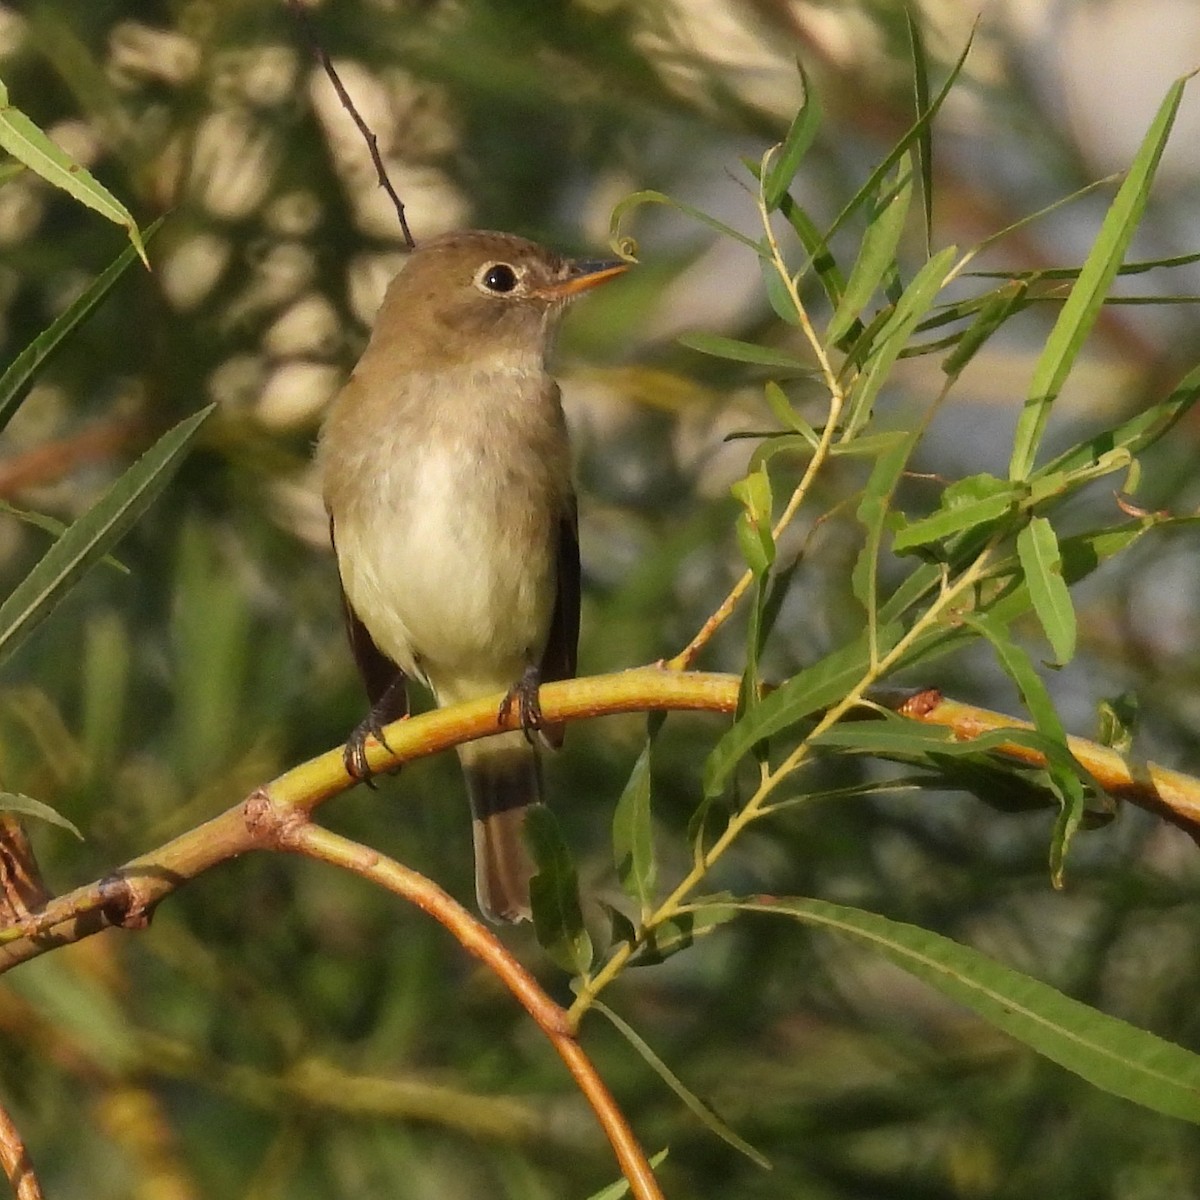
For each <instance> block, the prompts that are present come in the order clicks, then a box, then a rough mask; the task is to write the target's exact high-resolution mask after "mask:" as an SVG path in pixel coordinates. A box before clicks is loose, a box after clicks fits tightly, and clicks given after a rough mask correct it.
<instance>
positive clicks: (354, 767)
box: [342, 711, 392, 790]
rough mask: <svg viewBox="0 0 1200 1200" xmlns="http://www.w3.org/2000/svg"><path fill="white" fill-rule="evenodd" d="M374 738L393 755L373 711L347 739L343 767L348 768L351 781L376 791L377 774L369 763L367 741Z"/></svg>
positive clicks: (381, 724) (347, 771) (347, 772)
mask: <svg viewBox="0 0 1200 1200" xmlns="http://www.w3.org/2000/svg"><path fill="white" fill-rule="evenodd" d="M372 737H373V738H374V739H375V740H376V741H377V742H378V743H379V744H380V745H381V746H382V747H383V748H384V749H385V750H387V751H388V753H392V748H391V746H389V745H388V740H387V738H386V737H384V735H383V723H382V722H381V721H380V719H379V717H378V716H376V715H375V713H374V712H373V711H372V712H369V713H368V714H367V715H366V717H365V718H364V719H363V720H362V721H361V722H360V723H359V724H358V725H356V726H355V727H354V730H353V731H352V732H351V734H350V736H349V737H348V738H347V739H346V746H345V749H343V751H342V765H343V766H344V767H345V768H346V774H347V775H349V776H350V778H351V779H355V780H357V781H358V782H359V783H365V784H366V785H367V787H369V788H371V789H372V790H376V784H375V781H374V775H375V772H374V771H373V770H371V764H370V763H369V762H367V739H368V738H372Z"/></svg>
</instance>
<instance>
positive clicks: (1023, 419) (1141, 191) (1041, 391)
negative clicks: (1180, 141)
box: [1008, 78, 1187, 479]
mask: <svg viewBox="0 0 1200 1200" xmlns="http://www.w3.org/2000/svg"><path fill="white" fill-rule="evenodd" d="M1186 83H1187V79H1186V78H1184V79H1177V80H1176V81H1175V82H1174V83H1173V84H1172V85H1171V87H1170V88H1169V89H1168V90H1167V94H1166V96H1165V97H1164V98H1163V102H1162V104H1161V105H1160V106H1159V110H1158V113H1157V114H1156V115H1155V118H1154V120H1153V122H1151V125H1150V128H1149V130H1148V131H1147V133H1146V136H1145V138H1144V139H1143V141H1142V144H1141V147H1140V148H1139V149H1138V152H1137V154H1136V155H1135V156H1134V160H1133V165H1132V166H1131V167H1130V168H1129V173H1128V174H1127V175H1126V176H1125V182H1124V183H1122V184H1121V186H1120V188H1119V189H1118V191H1117V194H1116V197H1115V198H1114V199H1113V202H1112V204H1111V206H1110V207H1109V210H1108V212H1107V213H1106V214H1105V217H1104V221H1103V223H1102V225H1101V226H1100V233H1099V235H1098V236H1097V238H1096V242H1095V244H1094V245H1093V246H1092V249H1091V252H1090V253H1089V254H1088V256H1087V260H1086V261H1085V262H1084V264H1083V267H1082V269H1081V270H1080V272H1079V278H1078V279H1077V280H1076V281H1075V285H1074V286H1073V287H1072V288H1071V293H1070V295H1069V296H1068V297H1067V299H1066V302H1065V303H1064V304H1063V306H1062V310H1061V311H1060V312H1059V314H1058V319H1057V320H1056V321H1055V323H1054V328H1053V329H1052V330H1051V331H1050V336H1049V337H1048V338H1047V339H1046V344H1045V346H1044V347H1043V349H1042V353H1041V355H1040V356H1039V358H1038V361H1037V364H1036V365H1035V367H1034V369H1033V378H1032V379H1031V380H1030V383H1029V396H1028V399H1027V400H1026V401H1025V406H1024V408H1023V409H1022V411H1021V415H1020V417H1019V418H1018V420H1017V433H1016V437H1015V439H1014V441H1013V452H1012V458H1011V459H1010V462H1009V472H1008V473H1009V477H1010V478H1012V479H1027V478H1028V477H1029V475H1030V473H1031V472H1032V470H1033V463H1034V458H1035V457H1036V455H1037V451H1038V447H1039V446H1040V445H1041V440H1042V434H1043V432H1044V431H1045V428H1046V422H1047V420H1048V419H1049V416H1050V407H1051V405H1052V404H1053V403H1054V401H1055V400H1056V399H1057V397H1058V393H1059V391H1060V390H1061V389H1062V385H1063V382H1064V381H1065V380H1066V378H1067V375H1068V374H1069V372H1070V370H1071V368H1072V366H1073V365H1074V363H1075V359H1076V358H1077V357H1078V355H1079V351H1080V349H1081V348H1082V346H1083V343H1084V341H1085V339H1086V338H1087V336H1088V334H1089V333H1090V332H1091V329H1092V326H1093V325H1094V324H1095V323H1096V318H1097V317H1098V316H1099V315H1100V309H1101V308H1102V307H1103V305H1104V300H1105V297H1106V296H1107V294H1108V289H1109V288H1110V287H1111V286H1112V281H1113V279H1114V278H1115V277H1116V274H1117V271H1118V270H1119V269H1120V266H1121V260H1122V259H1123V258H1124V257H1125V251H1126V250H1127V249H1128V248H1129V243H1130V241H1131V240H1132V238H1133V234H1134V231H1135V230H1136V229H1137V227H1138V223H1139V222H1140V221H1141V219H1142V213H1143V212H1144V211H1145V209H1146V203H1147V201H1148V200H1149V197H1150V187H1151V185H1152V184H1153V182H1154V174H1155V171H1156V170H1157V168H1158V163H1159V160H1160V159H1161V158H1162V153H1163V150H1164V149H1165V147H1166V144H1167V138H1168V137H1169V136H1170V133H1171V126H1172V125H1173V124H1174V121H1175V113H1176V111H1177V110H1178V108H1179V102H1180V100H1181V99H1182V98H1183V89H1184V86H1185V84H1186Z"/></svg>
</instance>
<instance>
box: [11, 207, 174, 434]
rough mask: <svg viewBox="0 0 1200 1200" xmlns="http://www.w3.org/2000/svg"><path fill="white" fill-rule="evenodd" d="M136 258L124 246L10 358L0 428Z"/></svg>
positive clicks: (149, 234) (157, 224) (148, 234)
mask: <svg viewBox="0 0 1200 1200" xmlns="http://www.w3.org/2000/svg"><path fill="white" fill-rule="evenodd" d="M162 220H163V219H162V218H161V217H160V218H159V219H158V220H157V221H155V222H154V224H153V225H151V226H149V227H148V228H147V229H146V241H147V242H148V241H149V240H150V239H151V238H152V237H153V236H154V235H155V234H156V233H157V232H158V230H159V228H160V226H161V225H162ZM136 257H137V251H136V250H134V248H133V247H132V246H126V247H125V249H124V250H122V251H121V253H120V254H118V255H117V257H116V258H115V259H114V260H113V262H112V263H111V264H110V265H109V266H107V267H105V269H104V270H103V271H101V272H100V274H99V275H97V276H96V278H95V279H93V280H92V282H91V283H89V284H88V286H87V287H86V288H85V289H84V290H83V292H82V293H81V294H80V295H79V296H78V298H76V299H75V300H74V301H72V303H71V304H70V305H68V306H67V308H66V309H65V310H64V311H63V312H62V313H61V314H60V315H59V316H58V317H57V318H56V319H55V320H54V321H53V322H52V323H51V325H50V326H49V327H48V328H47V329H45V330H43V331H42V332H41V333H39V334H38V335H37V337H35V338H34V339H33V341H32V342H30V343H29V345H28V346H26V347H25V349H24V350H22V351H21V353H20V354H18V355H17V357H16V358H15V359H13V361H12V363H11V364H10V365H9V366H8V368H7V370H5V372H4V374H3V375H0V429H3V428H4V427H5V425H7V424H8V422H9V418H10V417H11V416H12V415H13V413H14V412H16V410H17V407H18V405H19V404H20V403H21V401H22V400H23V399H24V397H25V390H26V388H27V387H28V385H29V383H30V381H31V380H32V379H33V377H34V375H36V374H37V372H38V371H39V370H40V369H41V368H42V367H43V366H44V365H45V364H46V362H47V360H48V359H49V358H50V357H51V355H52V354H53V353H54V351H55V350H57V349H58V347H59V346H60V345H61V344H62V342H63V340H64V339H65V338H66V336H67V334H69V333H70V332H71V330H73V329H74V328H75V327H76V326H77V325H78V324H79V323H80V322H81V321H82V320H83V319H84V318H85V317H87V316H88V315H89V314H90V313H91V312H92V310H93V309H95V307H96V306H97V305H98V304H99V303H100V301H101V300H103V299H104V297H105V296H107V295H108V293H109V291H110V289H111V288H112V286H113V284H115V283H116V282H117V280H118V279H120V278H121V276H122V275H124V274H125V272H126V271H127V270H128V269H129V267H130V266H131V265H132V263H133V261H134V259H135V258H136Z"/></svg>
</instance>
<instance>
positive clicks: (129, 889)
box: [100, 873, 153, 929]
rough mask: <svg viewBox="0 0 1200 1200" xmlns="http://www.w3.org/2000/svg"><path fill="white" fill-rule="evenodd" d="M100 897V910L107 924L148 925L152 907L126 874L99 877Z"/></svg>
mask: <svg viewBox="0 0 1200 1200" xmlns="http://www.w3.org/2000/svg"><path fill="white" fill-rule="evenodd" d="M100 897H101V899H100V911H101V913H103V915H104V919H105V921H106V922H107V923H108V924H110V925H115V926H116V927H118V928H120V929H146V928H147V927H148V926H149V924H150V917H151V915H152V913H153V909H152V907H151V906H150V905H148V904H147V903H146V901H145V900H144V899H143V898H142V897H141V896H140V895H139V894H138V890H137V888H135V887H134V886H133V884H132V883H130V881H129V879H128V878H127V877H126V876H124V875H121V874H119V873H118V874H115V875H106V876H105V877H104V878H103V879H101V880H100Z"/></svg>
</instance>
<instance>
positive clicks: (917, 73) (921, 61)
mask: <svg viewBox="0 0 1200 1200" xmlns="http://www.w3.org/2000/svg"><path fill="white" fill-rule="evenodd" d="M904 24H905V26H906V27H907V29H908V46H909V50H910V52H911V54H912V65H913V102H914V108H915V109H916V117H917V120H920V119H921V115H922V113H924V112H925V111H926V110H927V109H928V108H929V63H928V60H927V58H926V55H925V39H924V38H923V37H922V36H921V26H920V25H919V24H918V23H917V21H916V19H915V18H914V17H913V13H912V9H911V8H910V7H908V6H907V5H906V6H905V8H904ZM916 150H917V162H918V163H919V164H920V168H921V208H922V210H923V212H924V215H925V254H926V256H927V257H928V255H930V254H932V253H933V131H932V130H931V129H930V127H929V125H928V124H926V125H924V126H923V127H922V129H921V132H920V133H919V134H918V135H917V140H916Z"/></svg>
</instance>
